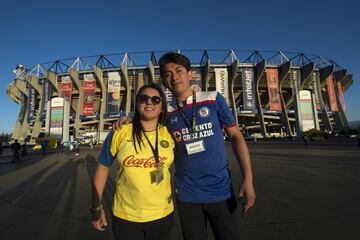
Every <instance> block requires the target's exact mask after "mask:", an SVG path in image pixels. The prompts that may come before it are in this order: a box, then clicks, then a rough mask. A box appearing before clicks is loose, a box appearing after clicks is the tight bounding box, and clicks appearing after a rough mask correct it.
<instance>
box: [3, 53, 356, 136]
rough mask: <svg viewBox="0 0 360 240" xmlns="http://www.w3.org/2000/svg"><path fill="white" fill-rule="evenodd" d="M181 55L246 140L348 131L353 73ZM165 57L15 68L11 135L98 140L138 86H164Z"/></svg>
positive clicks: (264, 59) (251, 56)
mask: <svg viewBox="0 0 360 240" xmlns="http://www.w3.org/2000/svg"><path fill="white" fill-rule="evenodd" d="M178 52H181V53H183V54H184V55H186V56H188V57H189V58H190V60H191V61H192V63H193V64H192V67H193V81H192V84H193V85H195V86H197V90H199V89H200V90H201V91H215V90H216V91H219V92H220V93H221V94H223V96H224V97H225V99H226V100H227V102H228V104H229V106H230V107H231V109H232V111H233V113H234V116H235V118H236V121H237V122H238V124H239V127H240V129H241V130H242V131H243V133H244V134H245V135H246V136H257V137H264V138H267V137H272V136H276V135H277V136H289V137H296V136H300V134H299V133H301V132H302V131H305V130H308V129H311V128H315V129H318V130H324V131H328V132H331V131H334V130H342V129H346V128H348V123H347V119H346V116H345V101H344V92H345V91H346V90H347V89H349V87H350V86H351V85H352V83H353V76H352V75H351V74H349V73H348V72H347V70H346V69H344V68H342V67H340V66H339V65H338V64H336V63H335V62H334V61H332V60H328V59H326V58H324V57H321V56H316V55H311V54H303V53H288V52H271V51H243V50H200V51H195V50H192V51H178ZM163 53H165V52H154V51H152V52H136V53H121V54H107V55H100V56H88V57H78V58H73V59H62V60H56V61H54V62H49V63H44V64H38V65H36V66H35V67H32V68H26V67H24V66H23V65H19V66H17V67H16V70H15V71H14V72H15V75H16V77H15V79H14V80H13V81H12V82H11V83H10V84H9V85H8V86H7V95H8V96H9V97H10V98H11V99H12V100H13V101H14V102H16V103H17V104H19V114H18V117H17V120H16V123H15V126H14V131H13V133H12V138H13V139H25V138H28V139H31V141H34V140H35V139H36V138H38V136H39V135H40V134H41V133H45V134H49V133H50V134H51V130H54V129H55V128H56V127H58V128H59V129H60V132H58V133H59V134H60V135H61V134H62V133H61V131H64V130H61V129H62V128H66V131H67V130H69V131H67V132H70V135H73V136H74V137H79V136H83V135H86V134H92V135H94V136H95V137H96V138H98V139H101V138H103V137H104V136H105V135H106V133H107V132H108V131H109V129H111V125H112V123H113V122H114V121H115V120H116V119H117V118H118V117H119V116H120V115H122V114H131V113H132V112H133V110H134V95H135V93H136V91H137V90H138V89H139V88H140V87H141V86H142V85H143V84H146V83H152V82H154V83H159V84H160V83H161V79H160V78H161V77H160V75H159V66H158V59H159V57H160V56H161V55H162V54H163ZM164 90H166V89H165V88H164ZM166 93H167V98H168V99H167V100H168V101H173V100H172V97H171V93H170V92H169V91H166ZM58 97H62V99H64V101H65V102H66V103H67V106H68V107H66V106H65V108H64V104H62V105H59V106H60V110H61V111H62V112H61V111H60V115H61V114H62V117H60V118H64V116H65V121H64V119H60V125H59V121H57V122H56V121H55V120H56V119H57V120H59V119H58V117H59V116H58V115H59V108H56V106H57V105H52V104H51V102H52V99H53V100H54V99H55V98H58ZM65 105H66V104H65ZM64 109H65V110H66V109H67V111H65V112H68V113H67V114H65V115H64V114H63V110H64ZM56 111H57V112H56ZM56 114H57V115H56ZM64 123H66V124H65V125H64ZM52 128H54V129H52ZM65 135H66V134H65Z"/></svg>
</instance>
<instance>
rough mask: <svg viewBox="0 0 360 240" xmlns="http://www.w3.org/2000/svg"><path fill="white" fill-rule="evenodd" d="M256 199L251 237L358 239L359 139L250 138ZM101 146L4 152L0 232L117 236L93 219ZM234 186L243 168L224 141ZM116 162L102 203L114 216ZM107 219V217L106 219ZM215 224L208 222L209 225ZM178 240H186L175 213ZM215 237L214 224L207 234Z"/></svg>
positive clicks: (246, 230) (248, 221)
mask: <svg viewBox="0 0 360 240" xmlns="http://www.w3.org/2000/svg"><path fill="white" fill-rule="evenodd" d="M249 148H250V154H251V158H252V164H253V169H254V179H255V188H256V193H257V200H256V203H255V207H254V208H253V209H252V210H251V211H250V212H249V213H248V214H247V215H245V217H244V218H240V215H241V214H240V211H238V212H237V214H238V215H239V219H240V223H239V225H238V226H235V225H234V227H238V228H240V231H241V232H242V235H243V238H242V239H246V240H250V239H254V240H255V239H256V240H259V239H267V240H268V239H274V240H275V239H276V240H281V239H301V240H306V239H316V240H318V239H324V240H325V239H326V240H329V239H336V240H347V239H354V240H357V239H360V147H358V146H357V143H356V142H355V140H351V139H330V140H328V141H327V142H311V143H310V144H309V145H308V146H307V147H305V146H304V144H303V143H302V142H297V141H291V142H289V141H288V142H286V141H283V140H279V141H276V140H272V141H257V142H249ZM100 149H101V148H100V147H96V148H94V149H92V150H90V149H89V148H86V147H83V148H82V149H81V152H80V155H79V156H74V155H72V154H70V153H64V154H60V153H56V152H49V153H48V154H47V155H45V156H43V155H41V154H40V153H38V152H29V154H28V155H27V156H26V158H25V159H23V161H21V162H18V163H11V162H10V160H11V153H10V150H9V149H5V151H4V152H3V154H2V155H1V156H0V238H1V239H3V240H7V239H9V240H16V239H27V240H29V239H69V240H75V239H86V240H91V239H113V238H112V234H111V223H110V226H108V229H107V231H105V232H97V231H96V230H94V229H93V228H92V226H91V225H90V220H89V213H88V207H89V202H90V181H91V178H92V175H93V173H94V170H95V167H96V164H97V163H96V157H97V155H98V153H99V151H100ZM227 149H228V153H229V165H230V170H231V174H232V177H233V179H234V185H235V187H236V188H237V187H238V184H239V181H240V180H241V175H240V170H239V168H238V166H237V162H236V160H235V158H234V157H233V155H232V153H231V146H230V144H229V143H227ZM114 186H115V185H114V169H112V171H111V177H110V179H109V180H108V183H107V187H106V190H105V195H104V198H105V199H104V205H105V208H106V210H107V212H108V216H110V213H109V211H110V206H111V202H112V195H113V191H114ZM108 220H109V222H110V218H108ZM209 228H210V227H209ZM171 239H173V240H178V239H179V240H180V239H182V235H181V228H180V224H179V220H178V218H177V217H176V220H175V225H174V227H173V229H172V237H171ZM208 239H213V236H212V234H211V231H210V229H209V238H208Z"/></svg>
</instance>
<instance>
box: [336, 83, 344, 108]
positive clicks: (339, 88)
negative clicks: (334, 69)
mask: <svg viewBox="0 0 360 240" xmlns="http://www.w3.org/2000/svg"><path fill="white" fill-rule="evenodd" d="M337 87H338V91H339V97H340V104H341V107H342V109H343V111H344V112H345V111H346V106H345V98H344V90H343V87H342V86H341V83H340V82H337Z"/></svg>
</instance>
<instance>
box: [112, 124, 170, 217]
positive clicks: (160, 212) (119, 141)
mask: <svg viewBox="0 0 360 240" xmlns="http://www.w3.org/2000/svg"><path fill="white" fill-rule="evenodd" d="M146 136H147V137H148V139H149V141H150V142H151V144H152V145H153V146H154V147H155V142H156V131H152V132H146ZM143 142H144V144H142V145H141V150H140V149H139V146H138V145H137V146H136V148H137V150H138V154H137V153H136V151H135V148H134V144H133V141H132V124H128V125H124V126H123V127H122V128H121V130H119V131H116V132H115V133H114V136H113V139H112V142H111V148H110V151H111V154H112V155H113V156H114V157H116V162H117V164H118V173H117V174H118V176H117V182H116V193H115V196H114V205H113V214H114V215H115V216H117V217H119V218H122V219H125V220H128V221H133V222H148V221H153V220H157V219H160V218H163V217H165V216H167V215H169V214H170V213H172V212H173V211H174V206H173V201H172V197H171V184H170V172H169V167H170V165H171V164H172V162H173V161H174V146H175V145H174V141H173V139H172V137H171V135H170V133H169V132H168V130H167V128H166V127H164V126H159V127H158V149H159V150H158V151H159V160H160V167H161V168H162V172H163V176H164V179H163V180H162V181H161V182H160V183H158V184H157V183H151V174H150V172H152V171H154V170H156V168H155V160H154V154H153V152H152V150H151V147H150V146H149V144H148V142H147V140H146V138H145V137H144V136H143Z"/></svg>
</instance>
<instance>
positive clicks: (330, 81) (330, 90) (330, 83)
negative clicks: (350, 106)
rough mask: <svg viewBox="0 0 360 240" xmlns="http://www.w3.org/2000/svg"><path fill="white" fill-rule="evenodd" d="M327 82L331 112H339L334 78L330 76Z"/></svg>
mask: <svg viewBox="0 0 360 240" xmlns="http://www.w3.org/2000/svg"><path fill="white" fill-rule="evenodd" d="M326 80H327V90H328V95H329V103H330V110H331V111H332V112H337V111H338V107H337V103H336V94H335V88H334V78H333V76H332V75H330V76H329V77H328V78H327V79H326Z"/></svg>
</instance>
